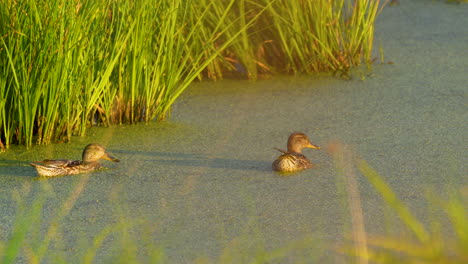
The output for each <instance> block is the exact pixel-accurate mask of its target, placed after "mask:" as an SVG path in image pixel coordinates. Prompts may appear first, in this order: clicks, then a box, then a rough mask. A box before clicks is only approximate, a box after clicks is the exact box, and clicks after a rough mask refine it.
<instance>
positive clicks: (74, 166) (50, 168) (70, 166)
mask: <svg viewBox="0 0 468 264" xmlns="http://www.w3.org/2000/svg"><path fill="white" fill-rule="evenodd" d="M303 148H313V149H320V147H317V146H316V145H314V144H312V143H311V142H310V140H309V138H308V137H307V136H306V135H305V134H304V133H300V132H295V133H292V134H291V135H290V136H289V138H288V150H287V151H284V150H281V149H278V148H275V149H276V150H279V151H280V152H282V153H283V154H282V155H281V156H279V157H278V158H277V159H276V160H275V161H274V162H273V164H272V168H273V170H274V171H279V172H295V171H300V170H304V169H308V168H311V167H312V163H311V162H310V160H309V159H307V157H306V156H304V155H303V154H302V149H303ZM100 159H105V160H110V161H114V162H120V160H118V159H116V158H114V157H112V156H111V155H109V153H107V151H106V149H105V148H104V147H103V146H102V145H100V144H97V143H91V144H89V145H87V146H86V147H85V149H84V150H83V156H82V160H43V161H41V162H32V163H31V166H33V167H35V168H36V170H37V173H38V174H39V176H42V177H53V176H62V175H73V174H80V173H86V172H91V171H94V170H97V169H99V168H101V164H100V163H99V160H100Z"/></svg>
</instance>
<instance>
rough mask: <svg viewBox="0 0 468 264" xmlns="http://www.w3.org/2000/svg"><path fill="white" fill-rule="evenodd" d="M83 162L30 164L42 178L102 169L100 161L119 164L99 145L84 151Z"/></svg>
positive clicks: (91, 145)
mask: <svg viewBox="0 0 468 264" xmlns="http://www.w3.org/2000/svg"><path fill="white" fill-rule="evenodd" d="M82 159H83V160H49V159H46V160H43V161H38V162H32V163H30V164H31V166H33V167H34V168H36V170H37V174H39V176H42V177H53V176H61V175H73V174H80V173H86V172H90V171H93V170H97V169H99V168H101V164H100V163H99V160H100V159H105V160H110V161H115V162H119V161H120V160H118V159H116V158H114V157H112V156H111V155H109V154H108V153H107V152H106V149H105V148H104V147H103V146H102V145H100V144H97V143H91V144H89V145H87V146H86V147H85V148H84V150H83V157H82Z"/></svg>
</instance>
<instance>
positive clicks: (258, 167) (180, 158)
mask: <svg viewBox="0 0 468 264" xmlns="http://www.w3.org/2000/svg"><path fill="white" fill-rule="evenodd" d="M113 153H116V155H117V154H119V155H122V157H121V158H122V159H123V158H124V157H125V154H127V155H132V156H133V155H136V156H147V157H160V158H165V159H154V160H153V159H152V160H151V161H152V162H155V163H156V164H160V165H171V166H182V167H201V168H203V167H205V168H214V169H233V170H248V171H262V172H270V171H271V161H265V160H249V159H234V158H216V157H212V155H208V154H203V153H181V152H161V151H127V150H113Z"/></svg>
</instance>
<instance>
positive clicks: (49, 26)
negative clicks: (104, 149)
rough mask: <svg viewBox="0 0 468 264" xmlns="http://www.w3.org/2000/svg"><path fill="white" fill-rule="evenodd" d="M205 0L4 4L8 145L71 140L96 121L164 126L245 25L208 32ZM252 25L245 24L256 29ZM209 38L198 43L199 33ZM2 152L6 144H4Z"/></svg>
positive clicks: (2, 105) (1, 116)
mask: <svg viewBox="0 0 468 264" xmlns="http://www.w3.org/2000/svg"><path fill="white" fill-rule="evenodd" d="M226 2H227V3H230V4H229V5H227V6H226V8H225V9H222V7H220V6H217V5H216V4H215V2H207V3H206V4H205V5H203V6H200V5H199V4H198V3H197V1H182V0H165V1H151V0H142V1H111V0H109V1H98V2H89V1H84V2H82V1H80V0H77V1H60V0H54V1H22V2H21V3H19V2H16V1H7V2H6V3H4V4H2V5H0V15H1V17H2V23H1V25H0V36H1V40H0V55H1V56H0V71H1V72H2V74H1V75H0V76H1V77H0V130H1V131H2V134H1V136H0V141H1V142H4V143H5V144H4V145H5V147H8V146H9V145H10V144H11V143H12V142H16V143H19V144H25V145H26V146H31V144H33V143H34V142H35V143H38V144H41V143H49V142H51V141H53V140H70V138H71V136H72V135H84V134H85V133H86V129H87V128H88V127H89V126H90V125H91V124H93V123H99V124H103V125H109V124H115V123H134V122H139V121H146V122H148V121H150V120H153V119H155V118H157V119H163V118H164V117H165V115H166V113H167V111H168V110H169V108H170V106H171V105H172V104H173V103H174V101H175V100H176V98H177V97H178V96H179V95H180V94H181V93H182V91H183V90H184V89H185V88H186V87H187V86H188V85H189V84H190V83H191V82H192V81H193V80H194V79H195V78H196V77H197V76H199V75H200V73H201V72H202V70H203V69H204V68H205V67H206V66H207V65H208V64H209V63H210V61H211V60H213V59H214V58H216V57H217V56H218V54H219V52H220V51H222V50H223V49H224V48H225V47H226V46H227V45H229V43H230V42H231V41H232V40H233V39H234V38H236V37H237V36H238V35H239V34H240V33H241V32H242V30H244V28H238V29H237V33H234V34H232V35H230V36H228V37H226V38H224V39H223V42H222V43H221V44H220V45H217V46H216V48H214V46H213V45H212V44H213V43H214V42H215V41H216V40H217V39H218V38H219V36H221V35H223V34H224V32H225V31H226V30H228V29H229V27H230V25H229V24H223V27H221V26H218V27H215V28H206V27H204V23H205V22H206V19H207V17H208V14H210V13H211V12H214V11H213V10H216V12H219V13H221V15H224V16H221V17H218V18H217V19H218V23H219V24H220V25H221V23H224V21H223V19H224V18H223V17H226V15H225V14H227V13H228V12H229V11H230V9H229V8H230V7H231V6H232V3H234V2H235V1H234V0H230V1H226ZM248 23H249V22H246V24H245V26H248ZM202 34H203V36H204V38H200V35H202ZM1 146H2V147H3V144H2V145H1Z"/></svg>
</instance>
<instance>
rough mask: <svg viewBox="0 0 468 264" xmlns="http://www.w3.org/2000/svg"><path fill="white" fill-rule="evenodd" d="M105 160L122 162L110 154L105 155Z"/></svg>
mask: <svg viewBox="0 0 468 264" xmlns="http://www.w3.org/2000/svg"><path fill="white" fill-rule="evenodd" d="M102 158H103V159H105V160H110V161H114V162H120V160H119V159H116V158H114V157H112V156H111V155H109V154H108V153H105V154H104V156H102Z"/></svg>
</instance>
